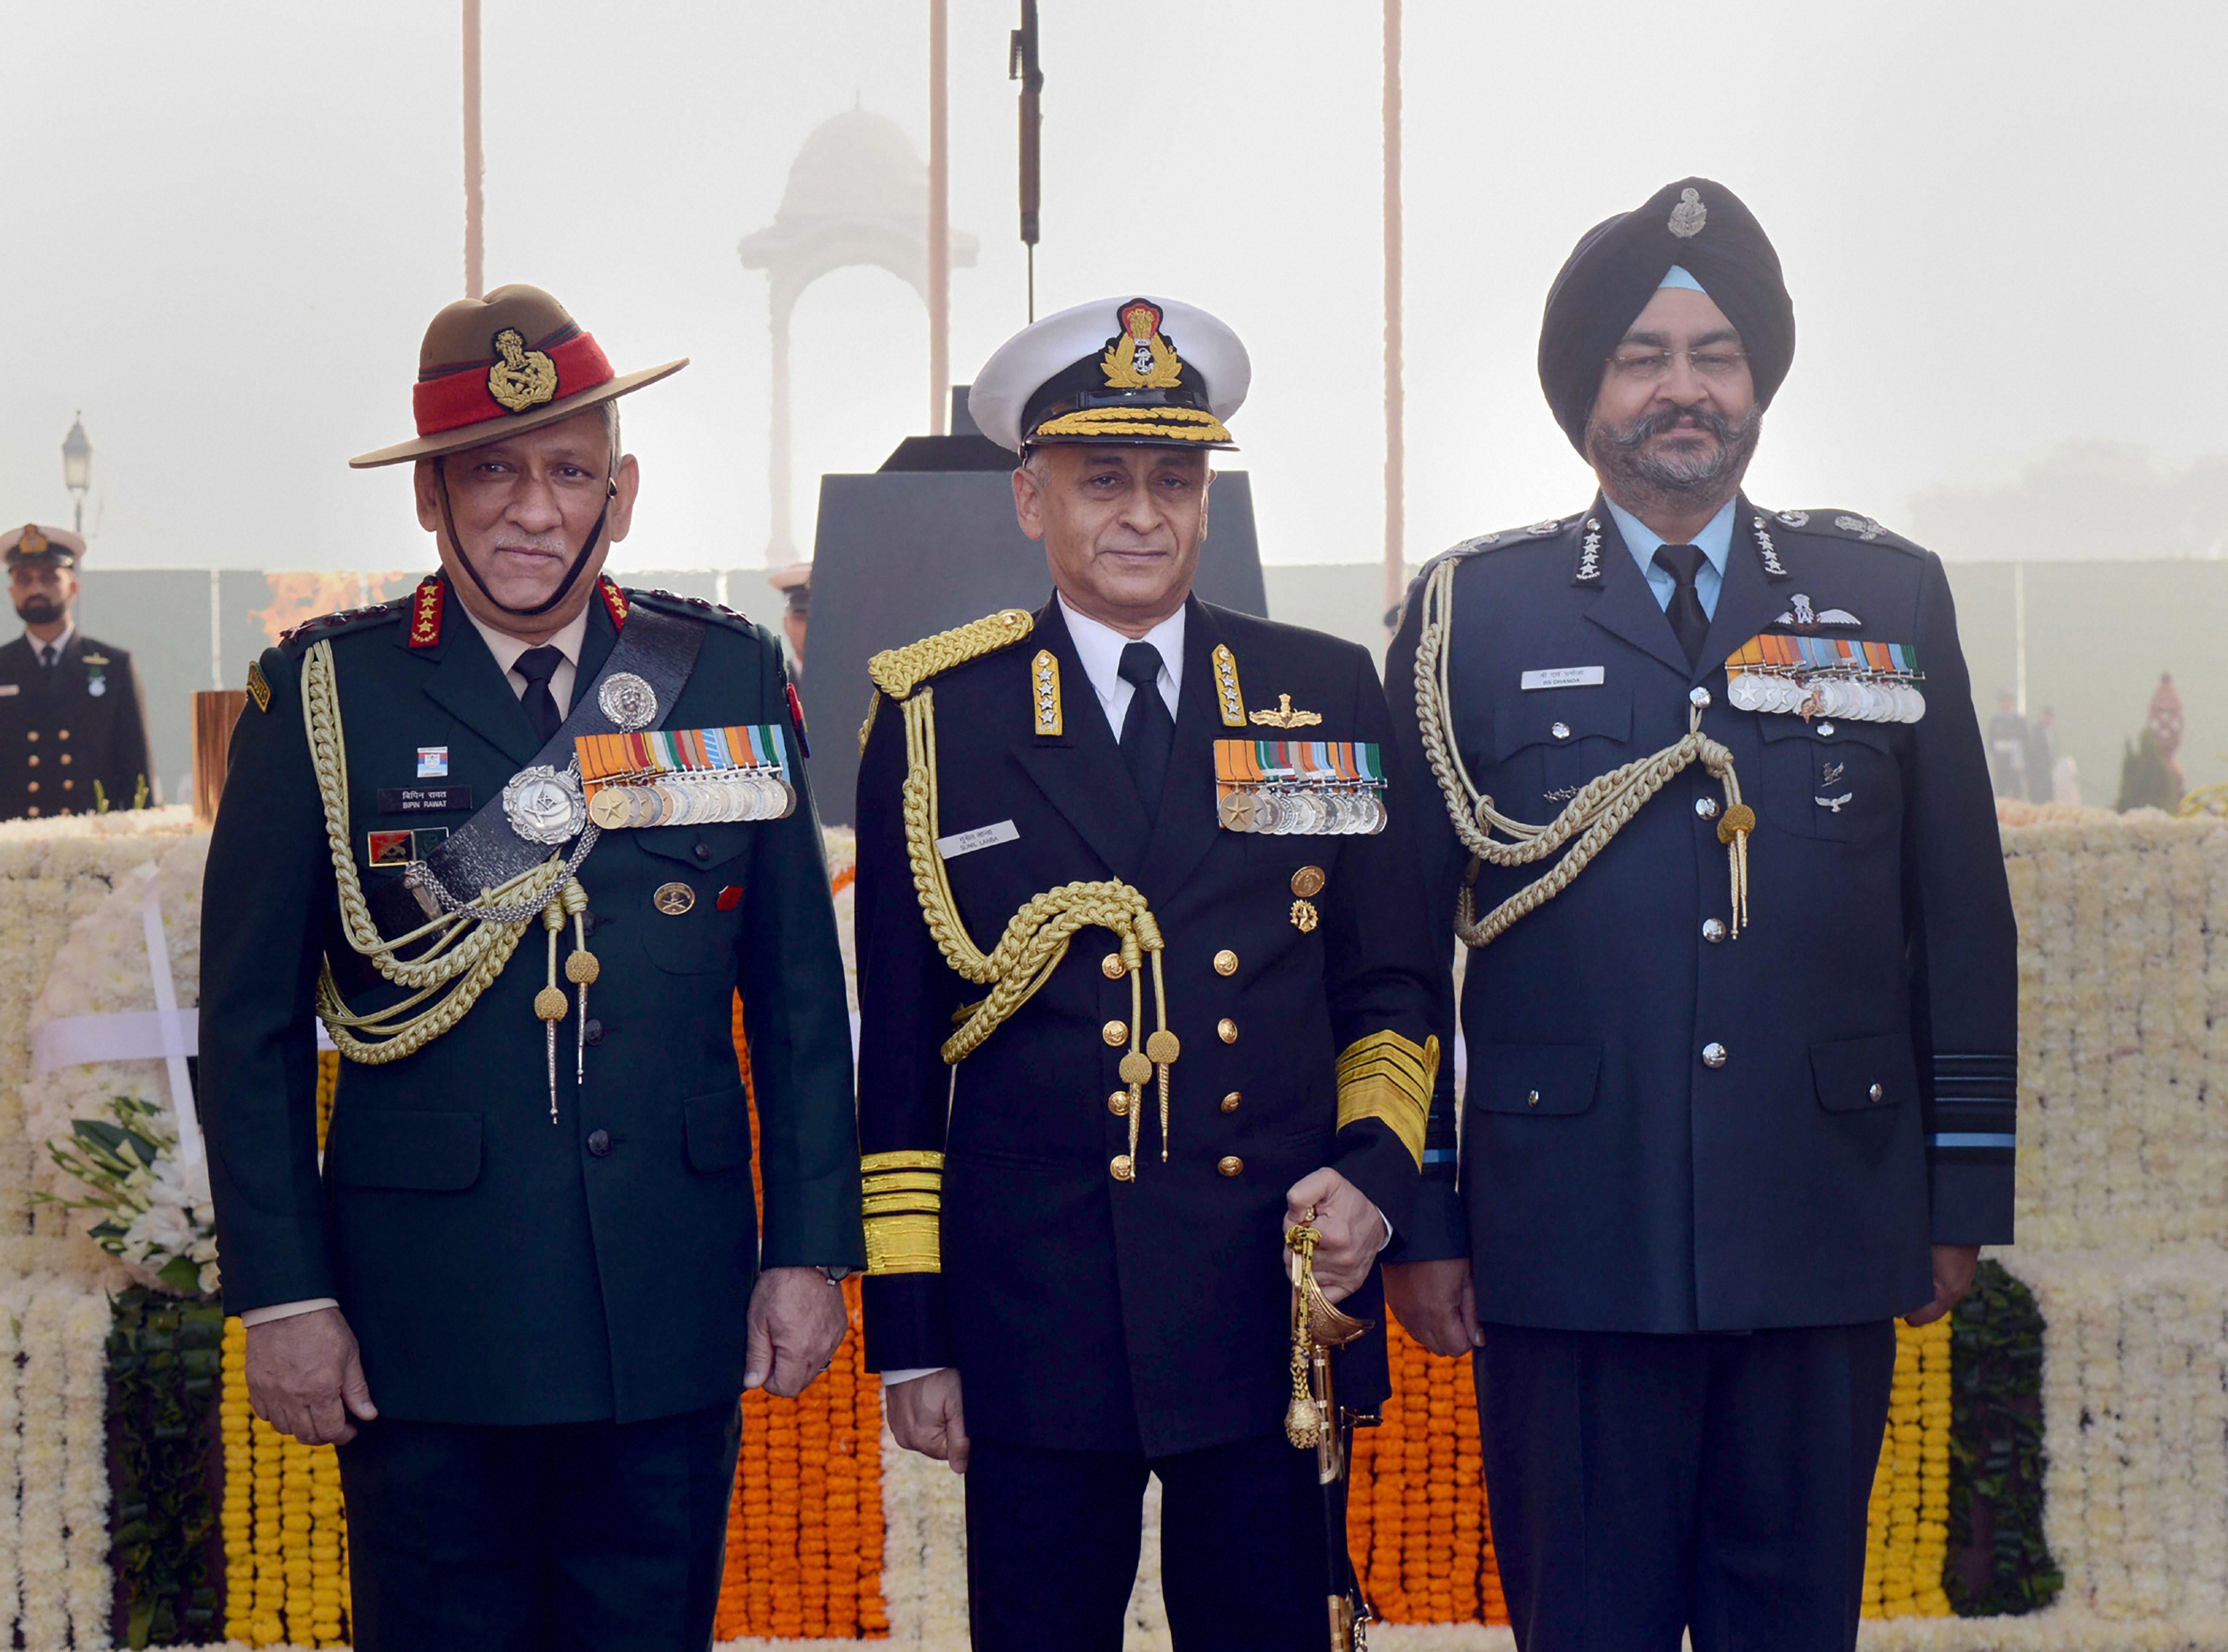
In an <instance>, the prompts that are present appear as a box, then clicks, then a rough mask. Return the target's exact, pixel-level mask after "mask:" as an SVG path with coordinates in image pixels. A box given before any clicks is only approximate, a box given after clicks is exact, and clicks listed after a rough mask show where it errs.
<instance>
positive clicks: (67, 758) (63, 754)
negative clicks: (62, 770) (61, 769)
mask: <svg viewBox="0 0 2228 1652" xmlns="http://www.w3.org/2000/svg"><path fill="white" fill-rule="evenodd" d="M61 760H62V761H63V762H64V763H67V762H68V761H69V753H68V752H63V753H62V756H61Z"/></svg>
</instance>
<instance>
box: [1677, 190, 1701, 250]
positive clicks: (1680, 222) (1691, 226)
mask: <svg viewBox="0 0 2228 1652" xmlns="http://www.w3.org/2000/svg"><path fill="white" fill-rule="evenodd" d="M1709 221H1710V209H1709V208H1707V207H1706V206H1704V205H1703V204H1702V195H1701V192H1700V190H1699V189H1681V190H1680V191H1679V204H1678V205H1677V206H1675V207H1674V208H1671V221H1670V223H1669V225H1668V227H1669V229H1670V231H1671V233H1672V234H1674V235H1676V236H1677V237H1678V238H1679V239H1680V240H1682V241H1690V240H1693V239H1694V237H1695V236H1697V235H1699V234H1701V233H1702V226H1703V225H1705V224H1706V223H1708V222H1709Z"/></svg>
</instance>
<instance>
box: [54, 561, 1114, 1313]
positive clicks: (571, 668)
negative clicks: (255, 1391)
mask: <svg viewBox="0 0 2228 1652" xmlns="http://www.w3.org/2000/svg"><path fill="white" fill-rule="evenodd" d="M457 606H458V607H459V608H464V604H463V603H461V602H460V603H458V605H457ZM464 618H467V619H469V620H471V622H472V629H473V630H474V631H477V632H478V633H479V634H480V637H481V639H482V640H483V641H484V642H485V643H486V644H487V645H488V652H489V653H490V654H492V655H494V656H495V663H496V664H497V665H499V666H501V667H502V668H503V680H504V681H505V682H508V683H509V684H510V691H511V693H513V694H515V695H517V696H518V697H519V698H520V699H522V700H523V699H524V698H525V697H526V686H527V685H526V679H525V678H524V677H522V676H519V674H518V673H517V671H516V670H515V669H513V668H514V667H515V666H516V665H517V663H518V656H520V655H522V654H523V653H525V652H526V650H528V649H529V648H538V647H539V646H541V645H540V644H536V643H529V642H527V641H525V640H524V639H523V638H522V637H513V636H512V635H510V633H509V632H508V631H497V630H496V628H495V627H494V626H492V625H490V624H487V623H486V622H485V621H483V620H482V619H481V618H480V617H479V616H478V615H477V614H476V613H474V612H473V611H471V609H469V608H464ZM72 629H73V630H74V629H75V628H74V627H73V628H72ZM587 636H588V611H587V610H586V608H583V609H581V610H580V611H579V613H577V614H575V615H573V618H572V619H571V621H570V622H569V623H568V624H567V625H566V627H565V629H564V630H562V631H559V632H558V633H557V634H556V635H555V636H554V637H551V638H550V639H549V641H550V643H551V644H552V645H553V646H554V647H555V648H556V650H557V651H558V652H559V653H560V654H562V655H563V656H565V658H564V662H563V663H561V664H560V665H559V666H558V668H557V669H556V670H554V671H553V672H552V673H550V676H549V693H550V696H551V698H553V699H554V700H555V701H557V714H558V715H559V716H560V717H562V716H564V715H565V714H567V712H569V711H570V710H571V709H572V707H573V679H574V678H575V677H576V676H578V675H579V664H580V644H582V643H584V642H585V641H586V640H587ZM61 640H62V642H63V643H64V644H67V642H68V641H69V633H68V632H64V633H63V635H62V638H61ZM31 646H32V647H33V648H37V647H39V646H41V644H40V643H39V641H38V639H37V638H36V637H33V638H32V639H31ZM1122 686H1123V687H1124V688H1128V687H1129V686H1130V685H1129V684H1128V683H1126V682H1125V683H1124V684H1123V685H1122ZM339 1306H340V1303H337V1302H336V1301H335V1300H334V1299H333V1298H332V1297H311V1299H310V1300H308V1301H306V1302H280V1303H272V1304H271V1306H269V1307H268V1308H251V1309H248V1310H247V1311H246V1313H244V1314H242V1315H241V1316H240V1323H241V1324H242V1325H267V1324H269V1323H270V1322H272V1320H274V1319H291V1318H293V1317H294V1316H295V1315H297V1314H314V1313H316V1312H317V1309H320V1308H337V1307H339Z"/></svg>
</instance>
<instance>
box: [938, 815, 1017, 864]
mask: <svg viewBox="0 0 2228 1652" xmlns="http://www.w3.org/2000/svg"><path fill="white" fill-rule="evenodd" d="M1020 841H1021V833H1020V832H1019V831H1017V830H1015V827H1014V823H1013V822H1012V821H1010V820H1002V821H1000V822H999V823H997V824H996V825H995V826H977V827H976V828H975V829H974V830H973V831H971V832H954V833H952V834H951V836H949V837H939V838H938V839H937V840H936V852H937V853H938V855H942V856H943V857H944V859H945V860H947V861H956V860H957V859H958V858H959V857H960V856H961V855H972V854H974V853H975V851H976V849H987V848H990V847H991V846H992V845H993V844H996V843H1017V842H1020Z"/></svg>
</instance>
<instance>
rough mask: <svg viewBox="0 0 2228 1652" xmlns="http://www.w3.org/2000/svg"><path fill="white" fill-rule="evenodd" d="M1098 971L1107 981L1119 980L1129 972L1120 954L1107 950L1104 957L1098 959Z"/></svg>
mask: <svg viewBox="0 0 2228 1652" xmlns="http://www.w3.org/2000/svg"><path fill="white" fill-rule="evenodd" d="M1098 972H1099V974H1101V975H1103V976H1105V977H1106V978H1107V979H1108V980H1109V981H1119V980H1120V979H1121V978H1122V977H1123V976H1125V975H1127V974H1129V973H1130V971H1129V970H1128V968H1127V967H1126V966H1124V964H1123V962H1122V955H1121V954H1120V953H1119V952H1109V953H1108V954H1107V955H1106V956H1105V957H1103V958H1101V959H1099V960H1098Z"/></svg>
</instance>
